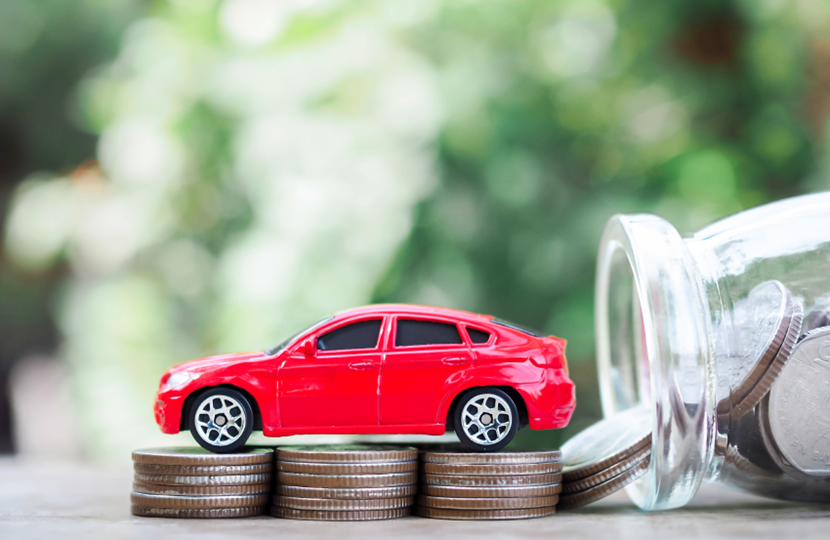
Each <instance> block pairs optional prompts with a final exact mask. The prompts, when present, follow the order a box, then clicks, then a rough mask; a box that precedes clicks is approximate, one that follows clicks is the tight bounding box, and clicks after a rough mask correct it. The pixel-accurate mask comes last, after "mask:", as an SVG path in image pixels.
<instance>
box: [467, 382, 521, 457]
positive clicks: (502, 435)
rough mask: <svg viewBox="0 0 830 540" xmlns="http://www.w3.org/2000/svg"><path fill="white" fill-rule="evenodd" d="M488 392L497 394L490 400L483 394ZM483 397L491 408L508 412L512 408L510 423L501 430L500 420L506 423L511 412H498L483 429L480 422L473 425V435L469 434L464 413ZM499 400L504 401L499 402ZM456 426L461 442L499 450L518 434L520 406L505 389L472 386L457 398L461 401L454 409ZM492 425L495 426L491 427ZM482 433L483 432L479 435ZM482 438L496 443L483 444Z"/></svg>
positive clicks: (485, 448)
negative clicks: (517, 405) (480, 427)
mask: <svg viewBox="0 0 830 540" xmlns="http://www.w3.org/2000/svg"><path fill="white" fill-rule="evenodd" d="M485 395H490V396H495V397H494V398H492V399H488V398H486V397H484V396H485ZM482 397H484V399H485V401H484V402H483V404H484V406H486V407H488V409H489V410H493V409H495V410H496V411H501V410H502V409H504V410H505V413H506V412H507V411H508V410H509V425H507V426H505V427H506V429H505V430H501V429H500V425H499V422H500V421H501V422H503V421H504V420H505V417H506V416H508V415H507V414H505V413H502V412H499V413H498V414H497V415H496V416H498V418H493V419H492V423H491V424H488V425H487V427H486V429H484V430H481V429H479V427H478V425H479V424H471V425H470V427H469V428H468V430H469V431H472V430H473V428H474V427H475V429H476V430H477V431H476V432H475V433H473V434H472V435H473V436H472V437H471V436H470V435H468V434H467V431H465V427H464V426H465V424H464V419H463V418H462V415H463V414H464V411H465V409H468V406H472V407H475V403H473V402H475V401H476V400H481V399H482ZM496 398H498V399H496ZM499 399H500V400H501V402H499ZM477 410H478V409H477ZM485 411H486V410H485ZM468 412H469V409H468ZM479 414H481V413H479ZM468 416H469V415H468ZM485 419H486V418H485ZM453 425H454V427H455V433H456V435H458V438H459V439H460V440H461V442H462V443H464V445H465V446H467V447H469V448H471V449H473V450H476V451H478V452H496V451H498V450H501V449H502V448H504V447H505V446H507V445H508V444H510V441H512V440H513V437H515V436H516V432H517V431H519V409H518V408H517V407H516V404H515V403H514V402H513V399H512V398H511V397H510V396H509V395H508V394H507V392H505V391H504V390H499V389H498V388H471V389H470V390H467V391H466V392H464V393H463V394H462V395H461V399H459V400H458V403H457V404H456V406H455V410H454V411H453ZM490 425H492V426H493V427H489V426H490ZM502 425H504V424H502ZM479 432H480V433H481V434H479ZM494 434H495V438H494ZM482 439H485V440H494V442H493V443H492V444H484V443H483V440H482Z"/></svg>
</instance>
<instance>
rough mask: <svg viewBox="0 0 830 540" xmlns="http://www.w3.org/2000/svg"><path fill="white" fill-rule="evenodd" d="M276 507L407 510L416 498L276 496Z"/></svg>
mask: <svg viewBox="0 0 830 540" xmlns="http://www.w3.org/2000/svg"><path fill="white" fill-rule="evenodd" d="M272 503H273V505H274V506H284V507H285V508H296V509H297V510H333V511H353V510H387V509H390V508H406V507H409V506H412V505H413V504H415V497H414V496H409V497H397V498H394V499H366V500H359V499H352V500H342V499H306V498H303V497H285V496H283V495H274V498H273V501H272Z"/></svg>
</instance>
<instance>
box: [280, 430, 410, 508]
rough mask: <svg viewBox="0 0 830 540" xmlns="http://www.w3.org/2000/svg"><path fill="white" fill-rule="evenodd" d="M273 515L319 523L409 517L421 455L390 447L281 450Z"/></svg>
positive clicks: (351, 446) (404, 448) (360, 446)
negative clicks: (419, 456)
mask: <svg viewBox="0 0 830 540" xmlns="http://www.w3.org/2000/svg"><path fill="white" fill-rule="evenodd" d="M277 469H278V485H277V490H276V493H275V494H274V497H273V505H272V506H271V515H273V516H276V517H281V518H288V519H306V520H317V521H369V520H377V519H393V518H399V517H404V516H408V515H409V514H410V512H411V509H412V505H413V504H414V502H415V491H416V489H417V477H418V451H417V450H416V449H415V448H409V447H400V446H390V445H330V446H294V447H283V448H279V449H278V450H277Z"/></svg>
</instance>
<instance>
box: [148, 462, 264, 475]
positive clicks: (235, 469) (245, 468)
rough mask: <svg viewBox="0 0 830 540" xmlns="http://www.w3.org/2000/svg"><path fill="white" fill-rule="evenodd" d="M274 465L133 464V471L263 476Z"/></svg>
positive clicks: (168, 473)
mask: <svg viewBox="0 0 830 540" xmlns="http://www.w3.org/2000/svg"><path fill="white" fill-rule="evenodd" d="M273 467H274V465H273V463H271V462H268V463H255V464H253V465H160V464H157V463H133V469H134V470H135V471H136V472H140V473H142V474H166V475H172V476H230V475H236V474H263V473H269V472H271V471H272V470H273Z"/></svg>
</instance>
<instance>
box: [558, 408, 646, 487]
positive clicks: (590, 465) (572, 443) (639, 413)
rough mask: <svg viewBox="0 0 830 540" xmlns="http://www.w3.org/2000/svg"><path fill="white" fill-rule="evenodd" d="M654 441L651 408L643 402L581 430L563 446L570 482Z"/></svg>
mask: <svg viewBox="0 0 830 540" xmlns="http://www.w3.org/2000/svg"><path fill="white" fill-rule="evenodd" d="M650 441H651V408H650V407H649V406H647V405H640V406H637V407H634V408H631V409H628V410H626V411H623V412H621V413H619V414H615V415H614V416H612V417H609V418H606V419H605V420H602V421H600V422H597V423H596V424H594V425H592V426H591V427H589V428H587V429H585V430H583V431H581V432H580V433H577V434H576V435H575V436H573V437H571V438H570V440H568V442H566V443H565V444H564V445H563V446H562V454H563V456H564V459H565V466H564V469H563V473H564V479H565V481H566V482H572V481H574V480H577V479H579V478H584V477H586V476H589V475H591V474H593V473H596V472H599V471H601V470H603V469H606V468H608V467H611V466H613V465H615V464H617V463H619V462H620V461H623V460H625V459H627V458H629V457H630V456H632V455H634V454H635V453H637V452H638V451H639V450H641V449H643V448H644V447H646V446H647V445H648V444H649V442H650Z"/></svg>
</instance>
